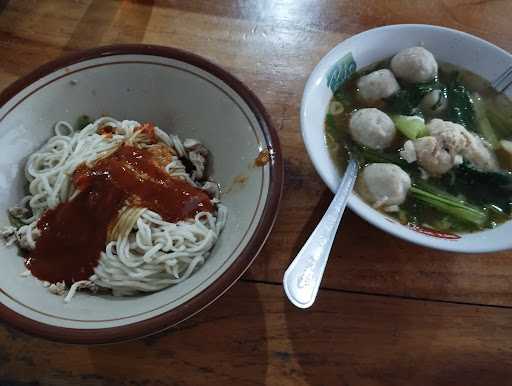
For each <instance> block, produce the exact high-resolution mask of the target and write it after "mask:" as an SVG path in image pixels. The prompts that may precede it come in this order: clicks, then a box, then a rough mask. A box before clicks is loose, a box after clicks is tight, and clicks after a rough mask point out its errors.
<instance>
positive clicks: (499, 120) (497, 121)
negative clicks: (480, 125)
mask: <svg viewBox="0 0 512 386" xmlns="http://www.w3.org/2000/svg"><path fill="white" fill-rule="evenodd" d="M485 108H486V112H487V117H488V118H489V122H490V123H491V124H492V126H493V127H494V128H495V130H497V131H499V132H500V134H501V135H502V136H503V137H506V136H510V135H511V134H512V115H510V111H511V110H512V108H511V107H510V106H506V107H505V108H504V109H501V108H500V107H499V106H498V104H497V103H495V101H492V100H490V101H489V100H488V101H486V103H485Z"/></svg>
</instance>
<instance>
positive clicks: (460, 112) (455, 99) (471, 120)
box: [447, 73, 476, 131]
mask: <svg viewBox="0 0 512 386" xmlns="http://www.w3.org/2000/svg"><path fill="white" fill-rule="evenodd" d="M447 96H448V109H447V116H448V120H449V121H451V122H455V123H458V124H460V125H462V126H464V127H465V128H466V129H468V130H471V131H475V121H476V120H475V110H474V108H473V101H472V99H471V96H470V94H469V92H468V90H467V89H466V87H464V85H463V84H462V83H460V80H459V76H458V73H455V74H454V75H453V76H452V79H451V81H450V82H449V84H448V87H447Z"/></svg>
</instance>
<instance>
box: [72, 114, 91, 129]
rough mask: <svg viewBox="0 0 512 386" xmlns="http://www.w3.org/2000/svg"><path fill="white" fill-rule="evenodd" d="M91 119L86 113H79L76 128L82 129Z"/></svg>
mask: <svg viewBox="0 0 512 386" xmlns="http://www.w3.org/2000/svg"><path fill="white" fill-rule="evenodd" d="M92 122H93V121H92V119H91V118H90V117H89V116H87V115H80V116H79V117H78V119H77V121H76V128H77V129H78V130H82V129H83V128H84V127H85V126H87V125H88V124H90V123H92Z"/></svg>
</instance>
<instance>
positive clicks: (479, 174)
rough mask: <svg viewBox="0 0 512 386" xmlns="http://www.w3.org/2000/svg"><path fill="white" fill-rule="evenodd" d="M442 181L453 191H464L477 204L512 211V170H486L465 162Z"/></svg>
mask: <svg viewBox="0 0 512 386" xmlns="http://www.w3.org/2000/svg"><path fill="white" fill-rule="evenodd" d="M442 183H443V185H444V186H446V187H447V189H448V190H449V191H450V192H452V193H457V192H464V194H465V196H466V197H467V199H468V200H470V201H471V202H473V203H475V204H479V205H482V206H488V205H491V204H492V205H495V206H497V207H499V208H500V210H502V211H503V212H505V213H507V214H510V213H511V209H512V208H511V203H512V172H507V171H496V172H491V171H486V172H484V171H481V170H478V169H476V168H475V167H474V166H472V165H471V164H469V163H463V164H461V165H459V166H458V167H457V168H454V169H453V170H452V171H451V173H450V174H449V175H445V176H444V177H443V179H442Z"/></svg>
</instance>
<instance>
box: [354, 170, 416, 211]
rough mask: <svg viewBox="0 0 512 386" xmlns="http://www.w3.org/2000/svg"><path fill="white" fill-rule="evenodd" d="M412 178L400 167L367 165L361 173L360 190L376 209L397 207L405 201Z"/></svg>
mask: <svg viewBox="0 0 512 386" xmlns="http://www.w3.org/2000/svg"><path fill="white" fill-rule="evenodd" d="M410 188H411V178H410V177H409V175H408V174H407V173H406V172H404V171H403V170H402V169H401V168H400V167H399V166H397V165H394V164H387V163H375V164H369V165H367V166H366V167H365V168H364V170H363V172H362V173H361V178H360V180H359V182H358V190H359V193H360V194H361V196H362V197H363V198H364V199H365V200H366V201H368V202H369V203H370V204H372V205H373V207H375V208H380V207H382V208H383V209H384V210H386V209H389V208H392V207H395V208H396V207H397V205H400V204H401V203H403V202H404V201H405V198H406V196H407V193H408V192H409V189H410Z"/></svg>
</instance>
